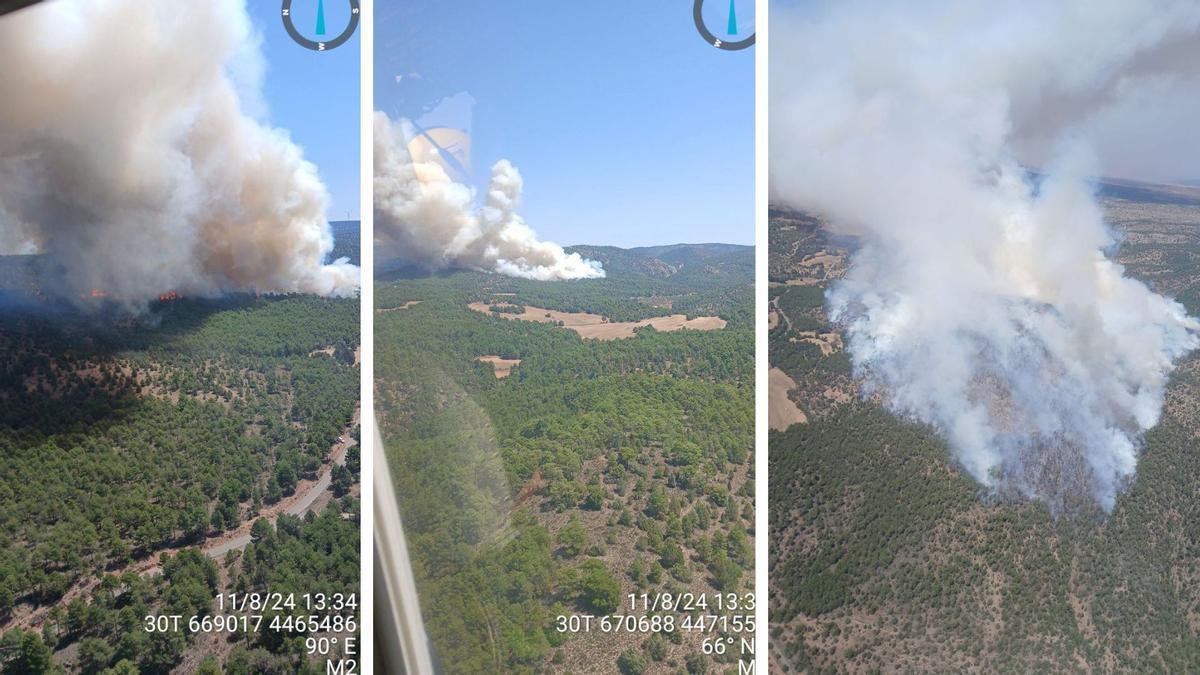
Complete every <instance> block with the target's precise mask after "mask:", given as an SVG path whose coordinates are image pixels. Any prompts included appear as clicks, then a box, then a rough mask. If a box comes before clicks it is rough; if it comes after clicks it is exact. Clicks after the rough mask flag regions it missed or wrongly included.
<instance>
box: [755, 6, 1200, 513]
mask: <svg viewBox="0 0 1200 675" xmlns="http://www.w3.org/2000/svg"><path fill="white" fill-rule="evenodd" d="M1198 25H1200V3H1197V2H1194V1H1189V2H1183V1H1178V0H1147V1H1143V2H1126V1H1119V2H1118V1H1111V0H1099V1H1097V0H1086V1H1085V0H1067V1H1064V2H1052V3H1047V2H1033V1H1018V2H1009V3H996V2H991V1H988V2H984V1H982V0H961V1H960V0H955V1H953V2H951V1H949V0H938V1H929V0H926V1H918V2H906V3H891V2H885V1H883V0H856V1H855V2H815V3H800V4H799V5H797V6H795V7H792V8H786V9H785V8H780V9H779V11H776V12H774V13H773V14H772V38H773V39H772V41H771V49H772V51H771V64H772V68H771V78H772V79H771V83H770V84H771V94H770V96H771V101H770V105H771V122H770V125H771V127H770V140H771V154H770V171H771V194H772V199H773V200H775V201H776V202H779V203H783V204H787V205H791V206H794V207H797V208H802V209H806V210H809V211H812V212H815V213H818V214H820V215H822V216H823V217H824V218H825V219H826V220H828V221H829V222H830V223H831V226H832V227H833V228H835V229H837V230H839V231H841V232H843V233H847V234H855V235H858V236H859V237H860V241H861V242H862V247H861V249H860V250H858V251H857V252H856V253H855V254H854V255H853V259H852V264H851V268H850V271H849V272H848V274H847V276H846V277H845V278H844V279H843V280H841V281H840V282H838V283H837V284H835V285H834V286H833V287H832V288H831V289H830V291H829V292H828V294H827V300H828V308H829V311H830V313H831V316H832V317H833V318H834V319H835V320H836V321H837V322H839V323H840V324H841V325H842V326H843V328H844V330H845V331H846V336H847V348H848V351H849V355H850V357H851V360H852V362H853V365H854V369H855V372H856V375H858V376H859V377H860V378H861V379H862V380H863V382H864V383H865V385H866V389H867V391H869V392H875V393H878V394H879V395H880V396H882V398H883V399H884V400H885V401H886V402H887V404H888V405H889V406H890V407H891V409H892V410H893V411H895V412H896V413H898V414H900V415H901V416H904V417H906V418H909V419H914V420H917V421H920V422H923V423H926V424H929V425H931V426H932V427H933V428H934V429H936V430H937V432H938V433H939V434H940V435H942V436H943V437H944V438H945V439H946V440H947V441H948V443H949V445H950V447H951V449H952V451H953V453H954V456H955V458H956V459H957V461H958V462H959V463H960V464H961V466H962V467H963V468H964V469H965V470H966V471H967V472H968V473H969V474H970V475H971V476H973V477H974V478H975V479H976V480H977V481H978V482H979V483H981V484H982V485H984V486H986V487H987V488H988V489H989V490H991V491H992V492H993V493H999V494H1013V493H1017V494H1019V495H1023V496H1025V497H1028V498H1035V499H1041V500H1044V501H1045V502H1047V503H1048V504H1050V506H1051V508H1053V509H1057V508H1059V507H1062V506H1064V505H1068V504H1077V503H1080V501H1081V499H1082V503H1089V502H1090V503H1094V504H1097V505H1099V506H1100V507H1101V508H1103V509H1104V510H1111V509H1112V508H1113V506H1114V504H1115V501H1116V499H1117V496H1118V495H1119V493H1120V491H1121V490H1122V489H1123V487H1124V486H1126V485H1127V484H1128V482H1129V481H1130V480H1131V479H1132V477H1133V476H1134V475H1135V470H1136V466H1137V460H1138V454H1139V451H1140V445H1141V443H1142V436H1143V433H1144V432H1145V431H1147V430H1148V429H1150V428H1151V427H1153V426H1154V425H1155V424H1157V422H1158V420H1159V416H1160V413H1161V409H1162V405H1163V397H1164V390H1165V386H1166V383H1167V380H1168V378H1169V376H1170V374H1171V372H1172V370H1173V368H1174V365H1175V363H1176V362H1177V361H1178V360H1179V359H1180V358H1181V357H1183V356H1184V355H1185V354H1187V353H1188V352H1189V351H1191V350H1192V349H1194V348H1196V347H1197V345H1198V340H1197V330H1200V324H1198V323H1197V321H1196V320H1195V319H1193V318H1191V317H1189V316H1187V314H1186V312H1185V310H1184V308H1183V307H1182V305H1180V304H1179V303H1177V302H1175V301H1173V300H1171V299H1169V298H1166V297H1163V296H1161V295H1159V294H1156V293H1155V292H1154V291H1152V290H1151V289H1150V288H1148V287H1147V286H1146V285H1145V284H1143V283H1141V282H1139V281H1137V280H1134V279H1132V278H1130V277H1129V276H1127V275H1126V273H1125V270H1124V269H1123V268H1122V266H1121V265H1120V264H1118V263H1117V262H1115V261H1114V260H1113V258H1112V253H1113V251H1114V250H1115V248H1116V243H1117V242H1116V239H1115V237H1114V234H1113V233H1112V232H1110V230H1109V229H1108V227H1107V226H1106V225H1105V222H1104V218H1103V212H1102V209H1101V208H1100V206H1099V204H1098V202H1097V199H1096V197H1095V194H1094V188H1093V185H1092V183H1091V177H1093V176H1096V175H1102V173H1103V171H1104V168H1105V166H1106V164H1105V162H1106V160H1108V159H1111V158H1107V157H1105V156H1104V155H1103V152H1102V151H1103V148H1101V147H1097V146H1096V145H1095V144H1093V143H1090V142H1089V140H1090V139H1089V138H1088V134H1087V133H1086V131H1087V129H1088V125H1089V124H1090V123H1091V122H1093V121H1094V118H1095V116H1096V115H1100V114H1102V113H1103V112H1104V111H1105V110H1108V109H1110V108H1111V107H1113V106H1120V105H1122V102H1123V101H1127V100H1130V99H1131V98H1132V99H1136V98H1137V97H1138V96H1140V95H1142V94H1143V93H1144V92H1145V91H1146V90H1147V89H1148V88H1161V87H1163V86H1164V83H1170V82H1172V81H1174V80H1173V78H1184V77H1190V76H1191V75H1192V73H1190V72H1184V70H1186V69H1187V68H1195V67H1196V66H1195V62H1194V61H1190V60H1186V59H1176V58H1158V56H1159V55H1164V54H1174V53H1176V52H1178V50H1179V49H1180V45H1184V44H1188V43H1189V41H1190V43H1193V44H1194V43H1195V42H1196V40H1197V26H1198ZM1185 64H1186V65H1185ZM1181 69H1183V70H1181ZM1180 131H1181V132H1183V131H1186V130H1180ZM1029 139H1048V140H1045V141H1044V142H1043V143H1041V144H1040V145H1039V146H1038V147H1039V148H1040V149H1041V151H1042V153H1041V156H1040V157H1038V158H1036V159H1034V158H1032V157H1031V156H1029V155H1026V154H1024V153H1025V150H1024V148H1025V147H1026V146H1027V145H1028V141H1029ZM1034 162H1036V163H1037V164H1038V169H1039V172H1040V176H1039V177H1037V178H1034V177H1031V175H1030V174H1029V173H1028V172H1027V169H1026V167H1027V166H1028V165H1030V164H1031V163H1034Z"/></svg>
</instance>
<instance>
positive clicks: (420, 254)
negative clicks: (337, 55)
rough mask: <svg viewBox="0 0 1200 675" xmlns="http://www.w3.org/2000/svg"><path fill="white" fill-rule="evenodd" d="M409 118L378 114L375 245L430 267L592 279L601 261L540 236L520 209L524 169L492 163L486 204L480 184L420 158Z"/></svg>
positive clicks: (384, 252) (601, 272)
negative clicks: (411, 142) (413, 150)
mask: <svg viewBox="0 0 1200 675" xmlns="http://www.w3.org/2000/svg"><path fill="white" fill-rule="evenodd" d="M410 136H411V134H410V133H407V132H406V129H405V128H404V125H403V122H399V123H396V122H392V121H391V120H390V119H388V117H387V115H385V114H384V113H381V112H376V113H375V140H374V146H375V207H374V208H375V246H376V250H377V251H380V252H381V253H379V254H378V255H380V256H381V257H398V258H402V259H404V260H407V261H408V262H411V263H415V264H418V265H420V266H423V267H426V268H429V269H445V268H448V267H467V268H471V269H475V270H482V271H486V272H497V273H500V274H506V275H509V276H514V277H523V278H526V279H538V280H550V279H592V278H597V277H603V276H604V270H603V269H602V268H601V266H600V263H598V262H595V261H592V260H586V259H584V258H583V257H581V256H580V255H579V254H578V253H571V254H568V253H567V252H565V251H564V250H563V249H562V247H561V246H559V245H558V244H554V243H551V242H545V241H540V240H539V239H538V238H537V234H536V233H535V232H534V231H533V230H532V229H531V228H530V227H529V226H528V225H526V224H525V222H524V221H523V220H522V219H521V217H520V216H519V215H517V213H516V208H517V206H518V204H519V202H520V198H521V187H522V182H521V174H520V173H518V172H517V169H516V167H514V166H513V165H512V164H510V163H509V162H508V160H503V159H502V160H500V161H499V162H497V163H496V165H495V166H493V167H492V178H491V184H490V185H489V186H488V190H487V195H486V197H485V199H484V204H483V206H482V208H479V207H477V206H476V203H475V191H474V190H473V189H471V188H470V187H469V186H467V185H464V184H462V183H458V182H455V181H454V180H453V179H452V178H451V177H450V176H449V174H447V173H446V170H445V169H444V168H443V167H442V165H441V164H439V163H438V162H436V161H414V159H413V157H412V155H411V154H410V153H409V151H408V147H407V139H408V138H409V137H410Z"/></svg>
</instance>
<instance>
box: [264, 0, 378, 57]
mask: <svg viewBox="0 0 1200 675" xmlns="http://www.w3.org/2000/svg"><path fill="white" fill-rule="evenodd" d="M293 1H294V0H283V12H282V14H283V27H284V28H286V29H287V32H288V35H289V36H291V38H292V40H294V41H295V42H296V44H298V45H300V46H301V47H304V48H306V49H311V50H313V51H317V52H326V51H329V50H331V49H334V48H336V47H340V46H341V45H343V44H345V42H346V41H347V40H349V39H350V37H351V36H352V35H354V31H355V30H357V29H358V19H359V13H360V12H361V10H360V8H359V1H360V0H343V1H344V2H346V4H347V6H348V7H349V8H350V16H349V19H348V20H347V22H346V27H345V28H344V29H342V30H341V32H340V33H338V25H339V23H340V19H339V17H340V16H341V15H342V12H340V11H337V12H334V22H335V23H334V27H333V28H334V30H333V32H334V33H337V34H336V35H334V37H332V38H331V39H328V40H327V39H325V36H326V35H328V34H329V31H328V29H327V26H326V25H325V0H317V22H316V23H317V25H316V27H315V29H314V30H313V33H312V35H313V37H315V38H316V39H315V40H314V39H311V38H309V37H308V36H306V35H304V34H303V33H302V32H301V31H300V30H299V29H298V28H296V24H295V18H296V17H295V16H293V13H292V3H293ZM335 4H337V3H335ZM308 6H309V7H311V6H312V5H311V4H309V5H308Z"/></svg>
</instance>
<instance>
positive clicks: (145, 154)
mask: <svg viewBox="0 0 1200 675" xmlns="http://www.w3.org/2000/svg"><path fill="white" fill-rule="evenodd" d="M258 42H259V39H258V37H257V36H256V34H255V33H254V31H253V30H252V27H251V24H250V20H249V17H248V16H247V13H246V8H245V5H244V2H243V0H207V1H205V2H174V1H171V0H54V1H53V2H46V3H43V4H41V5H37V6H34V7H32V8H29V9H25V10H21V11H19V12H16V13H13V14H10V15H8V16H5V17H3V18H0V63H3V64H4V66H3V68H0V91H3V92H4V102H3V104H0V245H3V246H5V250H3V251H0V253H27V252H31V251H37V252H41V253H44V254H47V255H48V256H50V257H51V258H52V259H53V261H54V263H55V264H54V267H57V268H60V269H61V270H62V273H63V278H62V279H61V280H59V281H60V283H61V284H62V286H63V287H62V288H58V289H55V290H57V291H59V292H62V293H66V294H69V295H70V296H71V297H75V296H76V295H77V294H84V293H90V292H91V289H98V291H99V292H102V293H104V294H106V295H107V296H108V297H110V298H113V299H116V300H119V301H121V302H123V303H126V304H127V305H128V306H129V307H130V308H132V309H137V308H138V307H139V306H144V304H145V302H146V301H147V300H149V299H152V298H154V297H156V296H158V295H159V294H162V293H165V292H170V291H176V292H179V293H182V294H185V295H200V296H212V295H217V294H221V293H224V292H228V291H257V292H293V291H298V292H308V293H318V294H322V295H336V294H347V293H353V292H354V291H355V289H356V288H357V287H358V283H359V282H358V268H357V267H355V266H353V265H349V264H347V263H345V262H344V261H337V262H335V263H333V264H325V258H326V256H327V254H328V253H329V252H330V250H331V249H332V247H333V241H332V235H331V233H330V229H329V225H328V222H327V221H326V218H325V209H326V205H327V203H328V200H329V197H328V193H327V191H326V189H325V187H324V185H323V184H322V182H321V180H320V178H319V177H318V175H317V169H316V167H315V166H313V165H312V164H311V163H310V162H307V161H305V159H304V157H303V154H302V152H301V149H300V148H299V147H298V146H297V145H296V144H295V143H293V142H292V141H291V140H290V139H289V137H288V134H287V133H286V132H285V131H283V130H280V129H275V128H271V127H270V126H269V125H267V124H265V123H264V122H261V121H259V120H257V119H256V118H255V117H254V116H253V115H252V113H254V112H256V111H258V110H259V109H261V107H262V105H261V102H260V100H259V93H258V92H259V89H260V82H259V80H260V77H261V71H262V63H261V56H260V55H259V51H258Z"/></svg>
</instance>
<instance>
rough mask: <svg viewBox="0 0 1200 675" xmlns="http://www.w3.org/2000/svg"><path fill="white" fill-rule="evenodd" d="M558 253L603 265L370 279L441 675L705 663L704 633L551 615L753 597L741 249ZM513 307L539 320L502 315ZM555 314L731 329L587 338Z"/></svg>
mask: <svg viewBox="0 0 1200 675" xmlns="http://www.w3.org/2000/svg"><path fill="white" fill-rule="evenodd" d="M574 250H579V251H580V252H581V253H583V254H584V255H586V256H588V257H591V258H595V259H599V260H601V261H602V262H603V263H604V264H605V268H606V270H607V272H608V277H607V278H606V279H601V280H586V281H569V282H536V281H527V280H519V279H512V278H507V277H501V276H497V275H491V274H482V273H473V272H456V273H449V274H441V275H434V276H421V277H417V278H403V279H391V280H385V281H383V282H381V283H380V284H379V285H377V295H376V339H375V354H376V356H375V359H376V361H375V363H376V377H377V379H376V389H377V405H378V408H379V410H380V423H381V431H382V432H383V434H384V436H385V443H386V448H387V452H388V456H389V460H390V465H391V469H392V475H393V478H394V480H395V483H396V490H397V496H398V498H399V503H400V508H401V510H402V517H403V518H404V523H405V529H406V534H407V536H408V539H409V545H410V549H411V551H412V554H413V559H414V566H415V568H416V569H415V573H416V577H417V582H418V590H419V591H420V596H421V602H422V606H423V611H424V615H425V617H426V622H427V630H428V632H429V635H430V639H431V641H432V643H433V646H434V651H435V657H436V659H437V660H438V662H439V663H440V665H441V666H442V667H443V668H444V669H445V671H446V672H455V673H489V672H514V673H521V672H527V673H532V672H547V671H549V672H578V671H583V670H589V669H595V668H602V669H604V670H606V671H611V670H617V669H620V670H621V671H622V672H629V673H638V672H651V671H654V672H659V671H662V672H668V671H678V672H693V673H696V672H714V671H715V669H716V668H717V667H718V666H719V665H720V664H717V663H715V662H714V660H713V658H712V657H709V656H704V655H702V654H700V653H699V652H700V649H699V644H700V641H701V639H703V637H712V636H713V635H714V634H703V633H702V632H700V631H696V632H687V631H657V632H649V633H618V634H608V635H605V634H600V633H597V632H593V633H574V634H570V633H564V632H560V631H558V630H556V629H555V625H556V620H557V617H558V616H560V615H572V614H594V615H596V616H601V615H608V614H630V613H636V612H632V611H631V610H630V608H629V607H627V605H628V602H627V599H626V594H628V593H635V592H636V593H641V592H647V593H655V592H659V591H673V592H683V591H691V592H694V593H704V592H706V593H709V594H715V593H717V592H721V591H724V592H730V593H740V594H744V593H747V592H749V591H750V590H752V588H751V578H752V570H753V535H754V532H753V503H754V494H753V473H752V466H753V458H752V449H753V428H754V424H753V422H754V386H753V384H754V376H753V361H754V342H753V324H752V319H753V311H752V307H753V293H752V283H753V249H750V248H748V247H727V246H720V245H710V246H682V247H660V248H655V249H633V250H623V249H615V248H600V247H579V248H577V249H574ZM472 306H474V307H475V309H473V308H472ZM528 308H537V312H535V314H538V316H537V317H535V318H537V319H538V320H518V319H514V318H512V317H513V316H515V315H517V314H519V313H520V312H524V311H527V310H528ZM480 309H482V310H483V311H480ZM542 310H545V316H546V318H545V320H544V321H542V320H540V316H541V315H540V313H541V312H542ZM528 311H533V310H528ZM552 312H586V313H589V314H591V315H599V316H602V317H603V321H604V322H605V323H606V324H608V323H618V322H636V321H641V320H644V319H648V318H651V317H662V316H666V315H671V314H677V315H686V316H687V317H688V318H694V317H704V316H712V317H720V318H721V319H724V320H725V323H724V324H723V327H721V328H716V329H711V330H691V329H683V330H672V331H667V330H661V331H660V330H657V329H655V328H654V327H650V326H642V327H639V328H636V329H635V330H634V331H633V333H632V334H631V336H630V337H623V338H619V339H584V338H583V337H581V335H580V334H578V333H577V332H576V331H573V330H571V328H570V327H569V326H568V325H560V324H562V323H563V321H562V320H561V318H560V319H555V318H553V317H552V316H551V313H552ZM554 316H557V317H561V316H562V315H560V314H555V315H554ZM567 318H568V320H569V319H570V317H567ZM501 364H503V368H502V367H501ZM712 611H715V610H712V609H711V608H710V612H712ZM751 613H752V612H751ZM726 660H727V661H728V660H730V657H726ZM721 667H727V666H721ZM710 668H711V669H714V670H709V669H710Z"/></svg>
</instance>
